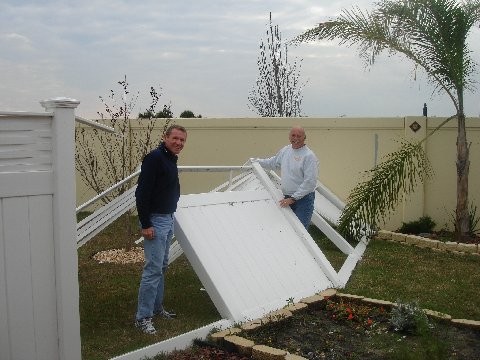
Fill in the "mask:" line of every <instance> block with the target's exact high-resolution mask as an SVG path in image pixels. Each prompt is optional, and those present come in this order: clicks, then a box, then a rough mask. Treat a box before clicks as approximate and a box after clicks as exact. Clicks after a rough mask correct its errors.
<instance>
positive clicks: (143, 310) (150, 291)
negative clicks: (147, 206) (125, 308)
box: [135, 214, 173, 320]
mask: <svg viewBox="0 0 480 360" xmlns="http://www.w3.org/2000/svg"><path fill="white" fill-rule="evenodd" d="M150 220H151V222H152V225H153V228H154V230H155V235H154V237H153V239H152V240H146V239H145V240H144V241H143V250H144V253H145V265H144V267H143V273H142V279H141V281H140V288H139V289H138V307H137V314H136V316H135V318H136V319H137V320H141V319H144V318H147V317H152V316H153V314H154V313H157V312H160V311H161V310H162V309H163V292H164V284H165V279H164V273H165V271H166V270H167V267H168V251H169V250H170V243H171V241H172V238H173V214H152V215H151V216H150Z"/></svg>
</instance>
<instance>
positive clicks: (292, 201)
mask: <svg viewBox="0 0 480 360" xmlns="http://www.w3.org/2000/svg"><path fill="white" fill-rule="evenodd" d="M288 138H289V140H290V145H286V146H284V147H283V148H282V149H280V151H279V152H278V153H277V154H276V155H275V156H272V157H271V158H266V159H254V161H258V163H259V164H260V165H261V166H262V167H263V168H265V169H268V170H277V169H280V176H281V178H282V186H281V188H282V192H283V195H284V199H282V200H280V206H281V207H287V206H290V208H291V209H292V210H293V212H294V213H295V215H297V217H298V219H299V220H300V222H301V223H302V224H303V226H305V228H306V229H308V226H309V225H310V221H311V219H312V214H313V206H314V201H315V188H316V186H317V176H318V166H319V164H318V159H317V157H316V156H315V154H314V153H313V151H312V150H310V149H309V148H308V146H307V145H306V144H305V139H306V138H307V137H306V135H305V130H304V129H303V128H302V127H299V126H295V127H292V129H291V130H290V133H289V136H288Z"/></svg>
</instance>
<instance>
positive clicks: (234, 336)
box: [209, 241, 480, 360]
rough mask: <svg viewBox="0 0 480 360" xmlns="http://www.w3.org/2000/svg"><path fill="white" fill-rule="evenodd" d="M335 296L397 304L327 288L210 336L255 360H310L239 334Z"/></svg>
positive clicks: (459, 322)
mask: <svg viewBox="0 0 480 360" xmlns="http://www.w3.org/2000/svg"><path fill="white" fill-rule="evenodd" d="M404 242H405V241H404ZM333 297H337V298H343V299H348V300H355V301H360V302H364V303H367V304H371V305H378V306H384V307H385V308H390V309H391V308H392V307H394V306H396V304H395V303H392V302H390V301H384V300H377V299H371V298H367V297H364V296H359V295H352V294H345V293H341V292H337V290H336V289H327V290H325V291H322V292H320V293H319V294H316V295H313V296H310V297H308V298H304V299H301V300H300V301H299V302H298V303H295V304H290V305H288V306H285V307H284V308H283V309H280V310H277V311H274V312H271V313H269V314H267V315H266V316H264V317H263V318H261V319H257V320H253V321H250V322H246V323H243V324H241V325H238V327H233V328H229V329H226V330H222V331H219V332H216V333H214V334H211V335H210V337H209V338H210V340H212V341H213V342H215V343H216V344H218V345H220V346H222V347H224V348H227V349H229V350H232V351H235V352H237V353H239V354H241V355H244V356H250V357H252V359H254V360H308V359H306V358H304V357H302V356H299V355H295V354H290V353H289V352H288V351H286V350H282V349H277V348H273V347H270V346H267V345H263V344H255V342H253V341H252V340H249V339H246V338H244V337H241V336H239V335H238V334H239V333H241V332H242V331H245V330H246V331H248V330H253V329H256V328H258V327H260V326H262V325H265V324H266V323H269V322H274V321H281V320H283V319H286V318H288V317H290V316H293V313H295V312H296V311H299V310H301V309H304V308H306V307H308V306H312V305H317V306H318V305H319V304H320V303H321V302H323V301H327V299H331V298H333ZM424 311H425V313H426V314H427V316H428V317H431V318H435V319H438V320H442V321H446V322H450V323H451V324H452V325H454V326H469V327H474V328H476V329H480V321H476V320H467V319H452V317H451V316H450V315H448V314H444V313H440V312H438V311H433V310H429V309H424Z"/></svg>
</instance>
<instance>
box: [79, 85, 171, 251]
mask: <svg viewBox="0 0 480 360" xmlns="http://www.w3.org/2000/svg"><path fill="white" fill-rule="evenodd" d="M118 84H119V85H120V87H121V91H122V95H121V96H120V97H119V96H117V94H116V93H115V91H114V90H110V94H109V96H108V98H107V99H105V98H103V97H102V96H99V98H100V101H101V102H102V104H103V105H104V107H105V112H106V114H107V116H108V118H109V119H108V120H105V117H106V116H105V115H104V114H103V113H101V112H99V113H98V114H99V115H100V117H101V121H103V122H104V123H106V124H107V125H110V126H111V127H113V128H114V129H115V131H116V132H115V134H110V133H107V132H105V131H102V130H98V129H95V128H93V129H90V128H88V129H87V128H84V127H81V128H77V129H76V131H75V140H76V141H75V144H76V152H75V168H76V170H77V172H78V173H79V174H80V176H81V178H82V181H83V182H84V183H85V185H86V186H87V187H88V188H89V189H91V190H93V191H94V192H95V193H96V194H100V193H101V192H103V191H104V190H106V189H107V188H109V187H110V186H112V185H114V184H116V183H118V182H120V181H121V180H123V179H125V178H126V177H127V176H128V175H130V174H132V173H133V172H134V171H135V169H136V168H137V167H138V165H139V164H140V162H141V160H142V159H143V157H144V156H145V155H146V154H147V153H148V152H149V151H150V150H151V149H152V148H154V147H155V146H156V145H157V144H158V141H156V140H155V139H154V138H153V136H152V133H153V129H154V125H155V119H154V118H153V117H152V116H151V115H152V114H154V113H155V108H156V106H157V103H158V100H159V98H160V96H161V95H160V94H159V93H158V92H157V91H156V90H155V88H154V87H151V88H150V97H151V104H150V107H149V108H148V109H147V110H146V111H145V112H144V113H143V114H145V115H147V116H148V117H147V118H145V119H144V120H142V121H144V122H145V126H144V127H143V128H144V133H142V134H139V133H136V134H135V133H134V134H132V131H131V130H132V129H131V121H130V116H131V114H132V111H133V109H134V108H135V106H136V103H137V100H138V96H139V93H138V92H137V93H136V94H135V95H133V96H132V97H131V98H130V90H129V84H128V82H127V77H126V76H125V77H124V80H123V81H119V82H118ZM169 121H170V120H167V121H166V122H165V125H164V128H163V131H164V132H165V130H166V128H167V126H168V122H169ZM131 186H132V183H126V184H124V185H123V186H121V187H119V188H118V189H117V190H116V191H112V192H111V193H110V194H108V195H107V196H105V197H104V198H103V199H102V201H103V202H104V203H107V202H109V201H111V200H112V199H113V198H115V197H117V196H118V195H120V194H123V193H124V192H125V191H127V190H128V189H129V188H131ZM124 224H125V228H126V229H127V230H128V231H130V230H131V227H130V214H127V217H126V218H125V221H124ZM128 247H129V245H128V243H127V248H128Z"/></svg>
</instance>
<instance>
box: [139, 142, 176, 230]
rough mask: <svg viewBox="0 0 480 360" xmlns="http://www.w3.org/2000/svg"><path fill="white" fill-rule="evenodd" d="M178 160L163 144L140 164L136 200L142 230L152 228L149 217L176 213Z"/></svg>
mask: <svg viewBox="0 0 480 360" xmlns="http://www.w3.org/2000/svg"><path fill="white" fill-rule="evenodd" d="M177 159H178V157H177V155H175V154H173V153H172V152H171V151H170V150H168V149H167V148H166V147H165V144H164V143H163V142H162V143H161V144H160V146H159V147H158V148H156V149H155V150H152V151H151V152H150V153H148V154H147V155H146V156H145V158H144V159H143V161H142V168H141V172H140V176H139V177H138V186H137V189H136V190H135V197H136V204H137V212H138V217H139V220H140V223H141V225H142V228H143V229H147V228H149V227H151V226H152V223H151V222H150V214H172V213H174V212H175V210H177V202H178V199H179V198H180V181H179V180H178V168H177Z"/></svg>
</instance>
